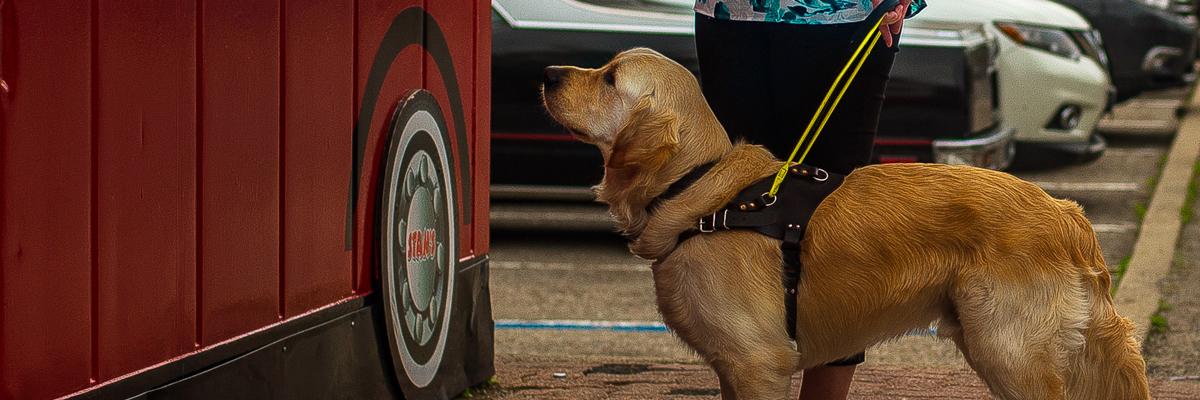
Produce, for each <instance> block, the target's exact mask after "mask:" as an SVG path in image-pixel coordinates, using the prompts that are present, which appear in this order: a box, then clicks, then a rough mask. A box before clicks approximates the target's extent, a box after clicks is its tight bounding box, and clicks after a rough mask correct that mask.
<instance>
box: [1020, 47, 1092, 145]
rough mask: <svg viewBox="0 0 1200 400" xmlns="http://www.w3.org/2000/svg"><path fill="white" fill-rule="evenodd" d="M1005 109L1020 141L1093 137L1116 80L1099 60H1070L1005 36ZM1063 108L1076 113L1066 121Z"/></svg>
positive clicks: (1085, 140) (1083, 140) (1084, 140)
mask: <svg viewBox="0 0 1200 400" xmlns="http://www.w3.org/2000/svg"><path fill="white" fill-rule="evenodd" d="M1001 40H1002V42H1003V43H1002V44H1001V49H1000V60H999V63H998V64H997V68H998V69H999V71H998V73H997V75H998V76H999V80H1000V82H999V87H1000V104H1001V107H1000V108H1001V113H1002V115H1003V117H1004V121H1005V124H1006V125H1009V126H1012V127H1013V128H1015V129H1016V134H1015V137H1014V138H1015V140H1017V141H1018V142H1039V143H1068V144H1069V143H1083V144H1086V143H1088V140H1089V138H1090V137H1091V136H1092V132H1093V131H1094V130H1095V128H1096V125H1097V124H1098V123H1099V122H1100V119H1101V117H1102V116H1103V115H1104V112H1105V110H1106V109H1107V108H1108V104H1109V97H1110V92H1111V90H1112V84H1111V83H1110V81H1109V79H1108V72H1107V71H1106V70H1105V69H1104V67H1103V66H1101V65H1100V64H1099V63H1097V62H1096V61H1095V60H1092V59H1091V58H1087V57H1081V58H1079V59H1078V60H1071V59H1068V58H1064V57H1061V56H1058V55H1054V54H1050V53H1048V52H1045V51H1042V50H1037V49H1033V48H1029V47H1025V46H1021V45H1019V44H1016V43H1013V42H1012V41H1010V40H1008V39H1007V38H1002V39H1001ZM1064 111H1067V112H1070V113H1073V114H1074V115H1076V116H1077V117H1076V118H1074V119H1073V123H1072V124H1062V123H1060V122H1058V121H1059V119H1060V117H1059V116H1060V114H1061V113H1063V112H1064Z"/></svg>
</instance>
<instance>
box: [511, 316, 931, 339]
mask: <svg viewBox="0 0 1200 400" xmlns="http://www.w3.org/2000/svg"><path fill="white" fill-rule="evenodd" d="M496 329H503V330H557V331H613V332H650V333H667V332H670V329H668V328H667V326H666V325H664V324H663V323H662V322H655V321H590V320H546V319H538V320H523V319H501V320H496ZM907 336H937V327H936V326H931V327H929V328H928V329H915V330H913V331H911V332H909V333H908V335H907Z"/></svg>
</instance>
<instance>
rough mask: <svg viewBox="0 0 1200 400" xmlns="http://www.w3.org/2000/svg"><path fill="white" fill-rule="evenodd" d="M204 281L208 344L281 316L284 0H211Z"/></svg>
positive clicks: (204, 85) (203, 326)
mask: <svg viewBox="0 0 1200 400" xmlns="http://www.w3.org/2000/svg"><path fill="white" fill-rule="evenodd" d="M200 21H201V22H200V25H201V27H200V29H201V38H200V42H201V45H200V46H201V66H200V75H201V78H200V80H201V83H200V95H201V96H200V97H201V99H200V103H201V104H200V114H201V119H200V121H201V122H200V127H199V129H200V132H201V137H200V143H201V144H200V158H201V159H200V187H199V188H198V191H199V193H200V196H199V197H200V217H199V218H200V221H199V229H200V232H201V233H200V243H199V247H200V250H199V253H200V254H199V256H200V259H199V264H200V265H199V268H200V285H199V291H198V293H199V294H198V297H199V300H198V302H199V305H200V309H201V313H200V340H201V343H202V344H204V345H209V344H212V343H214V342H218V341H221V340H225V339H229V338H231V337H233V336H235V335H238V334H242V333H245V332H248V331H250V330H252V329H255V328H260V327H263V326H266V325H268V324H270V323H272V322H275V321H276V320H277V319H278V318H279V311H280V310H279V295H280V293H279V175H280V173H279V171H280V170H279V156H280V151H279V145H280V136H279V129H280V118H279V110H280V108H279V90H280V80H279V67H280V62H279V61H280V59H279V45H280V36H279V28H280V26H279V22H280V19H279V3H278V2H277V1H239V0H206V1H203V2H202V6H201V16H200Z"/></svg>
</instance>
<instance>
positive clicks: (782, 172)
mask: <svg viewBox="0 0 1200 400" xmlns="http://www.w3.org/2000/svg"><path fill="white" fill-rule="evenodd" d="M882 24H883V18H879V19H877V20H876V21H875V26H874V27H873V28H872V29H871V31H870V33H869V34H868V35H867V40H863V41H862V43H859V44H858V48H857V49H855V50H854V53H853V54H852V55H851V56H850V59H849V60H847V61H846V65H845V66H843V67H842V71H841V72H839V73H838V76H837V78H835V79H834V80H833V84H832V85H830V86H829V91H828V92H826V93H825V98H824V99H823V100H821V105H820V107H817V112H816V113H813V117H812V120H810V121H808V126H807V127H805V128H804V134H802V135H800V141H798V142H796V147H795V148H794V149H792V154H791V155H789V156H788V159H787V162H785V163H783V167H781V168H779V172H777V173H776V174H775V183H774V184H772V185H771V191H770V192H768V193H767V196H769V197H771V198H774V197H775V194H776V193H779V187H780V186H782V185H783V180H784V179H787V175H788V169H789V168H790V167H791V166H792V164H794V163H803V162H804V158H805V157H807V156H808V151H809V150H812V146H813V144H814V143H816V142H817V137H819V136H821V131H822V130H824V129H825V123H827V122H829V117H831V116H832V115H833V111H834V110H836V109H837V106H838V103H840V102H841V101H842V96H843V95H845V94H846V90H847V89H849V88H850V84H851V83H854V78H855V77H857V76H858V70H860V69H862V66H863V63H865V62H866V61H867V58H868V57H870V56H871V51H872V50H874V49H875V44H876V43H877V42H879V38H880V37H882V36H883V34H882V33H880V32H879V27H880V26H881V25H882ZM864 49H865V50H866V51H865V52H864V51H863V50H864ZM852 65H853V66H854V70H853V71H851V70H850V67H851V66H852ZM847 71H850V79H849V80H847V81H846V84H845V85H841V83H842V78H844V77H845V76H846V72H847ZM839 85H840V86H841V89H840V90H838V86H839ZM834 91H837V92H838V93H837V97H834V96H833V92H834ZM831 98H832V99H833V103H832V104H831V103H830V102H829V99H831ZM826 106H829V108H828V110H826ZM822 113H823V114H824V116H823V117H822ZM817 120H820V121H821V123H820V125H818V124H817ZM813 126H816V127H817V129H816V130H815V131H814V130H813ZM810 132H811V133H812V140H808V145H807V146H805V145H804V143H805V141H806V140H807V139H808V135H809V133H810ZM801 147H803V148H804V152H803V153H800V148H801ZM798 153H799V154H800V158H799V159H797V158H796V154H798ZM793 161H794V162H793Z"/></svg>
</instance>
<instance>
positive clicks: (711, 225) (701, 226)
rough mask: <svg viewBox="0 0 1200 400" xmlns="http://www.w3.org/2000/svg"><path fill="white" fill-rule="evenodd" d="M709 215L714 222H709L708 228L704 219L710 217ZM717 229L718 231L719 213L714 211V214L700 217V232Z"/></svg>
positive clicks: (710, 231)
mask: <svg viewBox="0 0 1200 400" xmlns="http://www.w3.org/2000/svg"><path fill="white" fill-rule="evenodd" d="M709 217H712V222H711V223H709V225H708V228H705V227H704V220H706V219H708V218H709ZM716 231H717V213H713V214H712V215H709V216H704V217H700V233H713V232H716Z"/></svg>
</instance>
